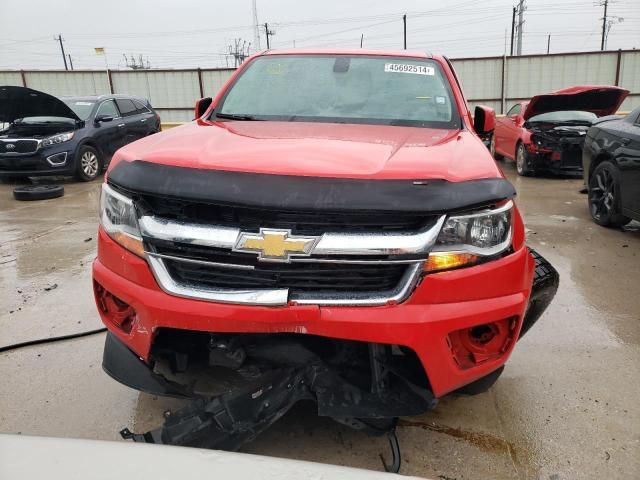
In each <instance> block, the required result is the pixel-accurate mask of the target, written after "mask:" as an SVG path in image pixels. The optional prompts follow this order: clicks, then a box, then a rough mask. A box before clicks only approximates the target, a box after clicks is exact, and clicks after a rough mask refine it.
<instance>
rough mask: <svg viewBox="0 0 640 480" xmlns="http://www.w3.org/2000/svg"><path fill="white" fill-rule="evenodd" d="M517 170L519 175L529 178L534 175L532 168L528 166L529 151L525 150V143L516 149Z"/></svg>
mask: <svg viewBox="0 0 640 480" xmlns="http://www.w3.org/2000/svg"><path fill="white" fill-rule="evenodd" d="M516 170H517V172H518V175H521V176H523V177H528V176H530V175H531V174H532V172H531V168H530V167H529V165H527V151H526V150H525V148H524V143H518V147H517V148H516Z"/></svg>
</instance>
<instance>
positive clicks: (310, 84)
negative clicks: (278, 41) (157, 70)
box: [215, 55, 460, 128]
mask: <svg viewBox="0 0 640 480" xmlns="http://www.w3.org/2000/svg"><path fill="white" fill-rule="evenodd" d="M452 99H453V95H452V93H451V89H450V86H449V82H448V81H447V79H446V77H445V76H444V74H443V72H442V70H441V69H440V66H439V65H438V64H437V63H436V62H434V61H431V60H421V59H413V58H393V57H373V56H351V57H350V56H346V55H337V56H324V55H307V56H293V55H286V56H284V55H282V56H277V55H271V56H263V57H260V58H257V59H256V60H254V61H253V62H251V64H250V65H249V66H248V67H247V69H246V70H245V71H244V72H243V73H242V74H241V75H240V77H238V79H237V80H236V81H235V83H234V84H233V85H232V86H231V88H230V90H229V91H228V92H227V94H226V96H225V98H223V99H222V102H221V104H220V105H219V106H218V107H217V108H216V112H215V113H217V114H221V117H224V116H225V115H239V116H242V117H245V119H247V118H246V117H250V118H251V117H253V118H254V119H259V120H285V121H318V122H338V123H372V124H386V125H411V126H426V127H438V128H459V125H460V120H459V118H460V116H459V114H458V112H457V110H456V107H455V105H454V104H453V102H452Z"/></svg>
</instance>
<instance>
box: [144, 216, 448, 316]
mask: <svg viewBox="0 0 640 480" xmlns="http://www.w3.org/2000/svg"><path fill="white" fill-rule="evenodd" d="M443 222H444V216H438V217H434V218H431V219H429V221H428V224H427V225H426V226H424V227H423V228H421V229H419V230H413V231H406V230H402V231H393V230H392V231H384V230H381V229H379V230H377V231H368V232H366V231H361V230H360V231H358V230H356V231H355V232H352V231H349V230H347V229H344V231H341V232H335V231H333V232H327V233H323V234H321V235H318V236H317V237H304V238H311V240H312V241H311V243H309V245H310V247H309V249H307V250H305V251H303V252H302V251H301V252H298V253H295V254H292V255H291V256H289V255H286V254H283V255H282V257H281V258H280V257H277V258H271V257H267V258H264V257H263V256H262V255H260V256H259V255H258V254H257V253H256V252H251V251H247V250H246V248H239V245H238V244H239V242H240V239H241V238H243V235H246V234H247V232H246V231H243V230H241V229H240V228H234V227H231V226H219V225H209V224H202V223H192V222H186V221H180V220H175V219H167V218H161V217H157V216H154V215H143V216H141V217H140V218H139V225H140V230H141V232H142V236H143V239H144V243H145V249H146V252H147V258H148V261H149V264H150V265H151V267H152V270H153V272H154V275H155V276H156V279H157V281H158V283H159V284H160V286H161V287H162V288H163V289H164V290H165V291H167V292H168V293H171V294H173V295H178V296H183V297H189V298H197V299H202V300H209V301H216V302H224V303H242V304H252V305H284V304H286V303H288V302H290V301H293V302H296V303H299V304H318V305H384V304H386V303H388V302H401V301H403V300H405V299H406V298H407V297H408V295H409V294H410V293H411V291H412V290H413V288H414V287H415V285H416V283H417V281H418V279H419V276H420V272H421V270H422V265H423V263H424V260H425V259H426V257H427V255H428V252H429V251H430V250H431V248H432V246H433V244H434V243H435V240H436V237H437V235H438V233H439V232H440V229H441V227H442V223H443ZM267 226H268V227H271V225H267ZM263 230H267V229H265V228H262V229H261V230H259V232H253V233H252V234H251V235H253V236H256V237H258V239H260V238H261V235H262V231H263ZM268 230H269V232H272V231H276V232H279V230H277V229H276V230H274V229H271V228H270V229H268ZM287 234H290V230H287V231H283V235H287ZM283 238H284V237H283ZM291 238H292V239H293V240H292V241H293V244H295V243H296V240H295V239H297V238H303V237H298V236H296V235H293V234H291ZM292 248H296V246H295V245H294V247H292ZM258 253H259V252H258ZM265 260H268V261H265Z"/></svg>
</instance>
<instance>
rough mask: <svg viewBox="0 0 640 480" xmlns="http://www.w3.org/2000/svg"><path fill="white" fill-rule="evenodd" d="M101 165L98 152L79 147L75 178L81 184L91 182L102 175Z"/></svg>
mask: <svg viewBox="0 0 640 480" xmlns="http://www.w3.org/2000/svg"><path fill="white" fill-rule="evenodd" d="M102 168H103V163H102V160H101V158H100V154H99V153H98V151H97V150H96V149H95V148H93V147H89V146H83V147H80V151H79V152H78V160H77V162H76V178H77V179H78V180H80V181H82V182H91V181H92V180H95V179H96V177H97V176H98V175H100V173H102Z"/></svg>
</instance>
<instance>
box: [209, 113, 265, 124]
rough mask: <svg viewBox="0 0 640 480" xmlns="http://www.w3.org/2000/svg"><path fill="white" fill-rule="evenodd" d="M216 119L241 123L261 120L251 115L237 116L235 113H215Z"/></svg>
mask: <svg viewBox="0 0 640 480" xmlns="http://www.w3.org/2000/svg"><path fill="white" fill-rule="evenodd" d="M215 115H216V118H224V119H226V120H241V121H252V122H253V121H261V119H259V118H256V117H254V116H253V115H238V114H235V113H216V114H215Z"/></svg>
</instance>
